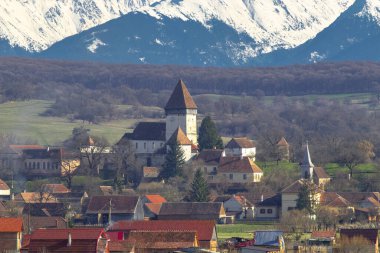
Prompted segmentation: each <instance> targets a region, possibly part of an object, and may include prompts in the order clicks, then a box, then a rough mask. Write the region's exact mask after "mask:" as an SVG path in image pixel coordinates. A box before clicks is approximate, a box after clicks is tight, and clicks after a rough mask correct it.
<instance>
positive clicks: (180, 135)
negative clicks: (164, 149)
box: [168, 127, 193, 145]
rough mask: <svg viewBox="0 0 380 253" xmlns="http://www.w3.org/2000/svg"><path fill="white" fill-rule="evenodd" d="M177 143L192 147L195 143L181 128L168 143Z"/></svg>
mask: <svg viewBox="0 0 380 253" xmlns="http://www.w3.org/2000/svg"><path fill="white" fill-rule="evenodd" d="M173 142H177V143H178V144H179V145H192V144H193V143H192V142H191V141H190V140H189V138H187V136H186V134H185V133H184V132H183V131H182V129H181V128H180V127H178V128H177V130H175V131H174V133H173V135H172V136H171V137H170V139H169V141H168V143H173Z"/></svg>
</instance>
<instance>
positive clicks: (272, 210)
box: [254, 194, 281, 221]
mask: <svg viewBox="0 0 380 253" xmlns="http://www.w3.org/2000/svg"><path fill="white" fill-rule="evenodd" d="M280 214H281V195H280V194H275V195H272V196H269V197H266V198H264V197H262V200H261V201H260V202H257V203H256V205H255V214H254V218H255V220H257V221H264V220H272V221H273V220H278V219H279V218H280Z"/></svg>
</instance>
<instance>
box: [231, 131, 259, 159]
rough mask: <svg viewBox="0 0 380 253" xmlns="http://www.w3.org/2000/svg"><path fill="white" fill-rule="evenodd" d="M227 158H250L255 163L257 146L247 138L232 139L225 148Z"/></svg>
mask: <svg viewBox="0 0 380 253" xmlns="http://www.w3.org/2000/svg"><path fill="white" fill-rule="evenodd" d="M224 151H225V154H226V156H238V157H250V158H251V159H252V160H253V161H255V157H256V145H255V143H254V142H253V141H252V140H250V139H248V138H246V137H241V138H232V139H231V140H230V141H229V142H228V143H227V145H226V146H225V148H224Z"/></svg>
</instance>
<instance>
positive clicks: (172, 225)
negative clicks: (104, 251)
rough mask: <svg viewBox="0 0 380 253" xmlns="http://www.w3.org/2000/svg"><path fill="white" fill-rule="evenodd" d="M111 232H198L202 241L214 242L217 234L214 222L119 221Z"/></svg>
mask: <svg viewBox="0 0 380 253" xmlns="http://www.w3.org/2000/svg"><path fill="white" fill-rule="evenodd" d="M109 230H110V231H136V230H146V231H173V230H176V231H192V230H196V231H197V232H198V238H199V240H200V241H210V240H212V236H213V233H214V232H215V221H213V220H152V221H119V222H116V223H114V224H113V225H112V226H111V227H110V229H109Z"/></svg>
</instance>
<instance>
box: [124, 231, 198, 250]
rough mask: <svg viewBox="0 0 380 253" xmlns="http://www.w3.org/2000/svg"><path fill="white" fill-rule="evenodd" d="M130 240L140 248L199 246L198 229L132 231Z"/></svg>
mask: <svg viewBox="0 0 380 253" xmlns="http://www.w3.org/2000/svg"><path fill="white" fill-rule="evenodd" d="M127 241H128V242H132V243H134V244H135V246H136V248H138V249H179V248H191V247H196V246H198V241H197V232H196V231H183V230H182V231H165V230H164V231H131V232H130V233H129V235H128V238H127Z"/></svg>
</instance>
